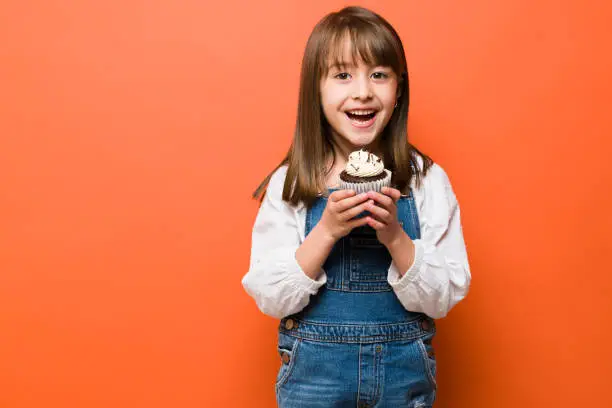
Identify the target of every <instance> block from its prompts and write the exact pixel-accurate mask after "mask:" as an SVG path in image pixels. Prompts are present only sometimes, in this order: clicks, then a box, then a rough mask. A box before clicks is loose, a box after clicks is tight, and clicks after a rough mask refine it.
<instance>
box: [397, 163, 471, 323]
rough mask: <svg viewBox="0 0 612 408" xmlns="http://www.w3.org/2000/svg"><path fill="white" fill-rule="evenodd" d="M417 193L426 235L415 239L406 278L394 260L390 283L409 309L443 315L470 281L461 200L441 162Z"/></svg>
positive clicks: (423, 233)
mask: <svg viewBox="0 0 612 408" xmlns="http://www.w3.org/2000/svg"><path fill="white" fill-rule="evenodd" d="M415 197H418V198H420V200H419V199H417V205H418V207H419V208H418V212H419V219H420V225H421V239H417V240H414V241H413V242H414V245H415V259H414V262H413V264H412V266H411V267H410V268H409V269H408V270H407V271H406V273H405V274H404V275H403V276H401V277H400V274H399V273H398V269H397V266H396V265H395V262H392V263H391V266H390V268H389V272H388V281H389V284H390V285H391V287H392V288H393V290H394V291H395V294H396V295H397V297H398V299H399V300H400V302H401V303H402V305H403V306H404V307H405V308H406V309H407V310H410V311H414V312H422V313H425V314H426V315H428V316H430V317H431V318H434V319H437V318H442V317H444V316H446V315H447V314H448V312H449V311H450V309H451V308H452V307H453V306H455V305H456V304H457V303H458V302H459V301H460V300H462V299H463V298H464V297H465V296H466V295H467V293H468V289H469V286H470V280H471V274H470V267H469V264H468V258H467V252H466V248H465V243H464V239H463V232H462V227H461V219H460V211H459V204H458V202H457V198H456V197H455V194H454V192H453V189H452V187H451V184H450V181H449V179H448V176H447V175H446V173H445V172H444V170H443V169H442V168H441V167H440V166H438V165H437V164H434V165H433V166H432V167H431V168H430V170H429V172H428V173H427V176H425V177H424V179H423V183H422V186H421V189H420V191H416V192H415ZM419 201H420V202H419Z"/></svg>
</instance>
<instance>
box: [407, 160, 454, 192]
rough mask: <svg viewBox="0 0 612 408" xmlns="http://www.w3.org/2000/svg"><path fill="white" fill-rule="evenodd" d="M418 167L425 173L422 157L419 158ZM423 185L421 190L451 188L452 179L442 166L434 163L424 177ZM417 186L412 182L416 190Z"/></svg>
mask: <svg viewBox="0 0 612 408" xmlns="http://www.w3.org/2000/svg"><path fill="white" fill-rule="evenodd" d="M417 165H418V166H419V170H420V171H421V172H422V171H423V159H422V158H421V157H420V156H417ZM421 180H422V183H421V186H420V189H428V188H429V189H431V188H444V189H446V188H450V186H451V183H450V178H449V177H448V174H447V173H446V171H444V169H443V168H442V166H440V165H439V164H438V163H436V162H434V163H433V164H432V165H431V166H430V167H429V169H427V173H426V174H424V175H423V178H422V179H421ZM415 185H416V181H415V180H413V181H412V188H413V189H414V188H415Z"/></svg>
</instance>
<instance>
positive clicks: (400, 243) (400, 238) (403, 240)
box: [386, 229, 414, 254]
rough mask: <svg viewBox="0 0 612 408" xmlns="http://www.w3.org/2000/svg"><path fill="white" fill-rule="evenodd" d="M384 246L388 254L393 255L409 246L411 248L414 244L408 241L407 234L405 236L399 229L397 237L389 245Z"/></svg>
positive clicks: (404, 232)
mask: <svg viewBox="0 0 612 408" xmlns="http://www.w3.org/2000/svg"><path fill="white" fill-rule="evenodd" d="M386 246H387V249H388V250H389V252H390V253H391V254H393V253H394V252H396V251H397V250H398V249H399V250H405V249H406V248H407V247H409V246H412V247H413V246H414V244H413V242H412V240H411V239H410V237H409V236H408V234H406V231H404V230H403V229H401V230H400V231H399V233H398V234H397V236H396V237H395V238H393V239H392V240H391V241H389V243H388V244H387V245H386Z"/></svg>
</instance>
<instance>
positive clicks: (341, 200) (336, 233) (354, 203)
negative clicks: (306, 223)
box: [317, 190, 374, 242]
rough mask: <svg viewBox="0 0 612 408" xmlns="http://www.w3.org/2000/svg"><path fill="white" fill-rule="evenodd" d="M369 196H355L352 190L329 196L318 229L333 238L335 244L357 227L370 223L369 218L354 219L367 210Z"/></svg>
mask: <svg viewBox="0 0 612 408" xmlns="http://www.w3.org/2000/svg"><path fill="white" fill-rule="evenodd" d="M373 203H374V202H373V201H372V200H369V201H368V194H366V193H362V194H359V195H355V192H354V191H352V190H337V191H334V192H333V193H331V194H330V195H329V198H328V199H327V206H326V207H325V210H323V215H322V216H321V220H320V221H319V223H318V224H317V227H319V228H322V229H323V231H324V232H325V233H326V234H327V235H328V236H330V237H332V238H333V240H334V242H335V241H337V240H339V239H340V238H342V237H344V236H345V235H347V234H348V233H349V232H351V230H352V229H353V228H355V227H360V226H362V225H366V224H367V223H368V219H367V218H368V217H361V218H358V219H355V220H353V218H354V217H355V216H357V215H359V214H361V213H362V212H363V211H365V210H366V207H367V206H368V205H371V204H373Z"/></svg>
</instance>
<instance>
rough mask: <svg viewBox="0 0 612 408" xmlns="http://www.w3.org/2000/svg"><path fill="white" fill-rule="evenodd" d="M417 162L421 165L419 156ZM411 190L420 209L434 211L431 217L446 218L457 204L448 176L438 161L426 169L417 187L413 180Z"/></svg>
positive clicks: (428, 211)
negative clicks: (433, 215)
mask: <svg viewBox="0 0 612 408" xmlns="http://www.w3.org/2000/svg"><path fill="white" fill-rule="evenodd" d="M418 163H419V166H422V160H421V159H420V158H419V160H418ZM421 169H422V167H421ZM412 190H413V192H414V195H415V198H416V200H417V201H418V203H419V207H420V209H421V211H423V212H426V213H430V212H433V213H435V214H436V216H435V217H433V218H440V217H441V218H446V216H448V215H450V213H451V212H452V211H453V209H454V208H455V207H456V206H457V198H456V196H455V193H454V191H453V188H452V186H451V181H450V178H449V176H448V174H447V173H446V171H445V170H444V169H443V168H442V166H441V165H440V164H438V163H435V162H434V163H433V165H432V166H431V167H430V168H429V169H428V171H427V173H426V174H425V175H424V176H423V178H422V180H421V185H420V186H419V187H418V188H417V187H416V185H415V182H414V181H413V183H412Z"/></svg>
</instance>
